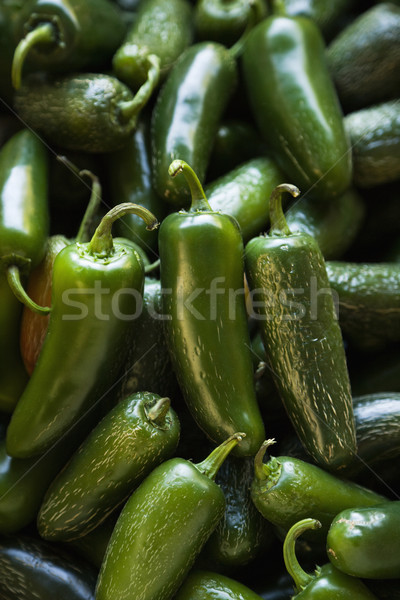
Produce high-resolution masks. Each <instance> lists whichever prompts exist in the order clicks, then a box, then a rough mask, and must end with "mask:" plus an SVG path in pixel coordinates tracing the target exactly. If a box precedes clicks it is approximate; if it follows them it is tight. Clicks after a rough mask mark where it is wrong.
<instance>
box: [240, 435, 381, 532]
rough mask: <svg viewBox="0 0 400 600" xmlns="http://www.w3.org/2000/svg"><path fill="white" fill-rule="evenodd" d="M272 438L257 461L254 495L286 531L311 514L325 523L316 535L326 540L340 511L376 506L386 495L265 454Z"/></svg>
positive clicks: (299, 462) (265, 512) (310, 466)
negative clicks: (356, 507)
mask: <svg viewBox="0 0 400 600" xmlns="http://www.w3.org/2000/svg"><path fill="white" fill-rule="evenodd" d="M271 443H273V440H267V441H266V442H264V444H263V445H262V446H261V448H260V450H259V452H258V454H257V455H256V458H255V461H254V479H253V483H252V486H251V497H252V499H253V502H254V504H255V505H256V507H257V508H258V510H259V511H260V512H261V514H262V515H263V516H264V518H265V519H267V520H268V521H270V522H271V523H273V524H274V525H277V526H278V527H280V528H281V529H283V530H284V531H285V532H286V531H288V530H289V528H290V527H291V526H292V525H294V523H296V521H299V520H301V519H304V518H305V517H306V516H307V515H309V514H312V515H313V516H314V517H315V518H316V519H318V520H319V521H320V522H321V524H322V527H321V529H320V531H319V534H318V535H314V536H313V538H311V539H315V540H316V541H318V542H320V541H321V540H323V541H325V537H326V533H327V531H328V528H329V526H330V524H331V522H332V521H333V519H334V517H335V516H336V515H337V513H338V512H340V511H341V510H344V509H345V508H350V507H353V506H373V505H378V504H382V503H384V502H385V501H387V499H386V498H385V497H384V496H381V495H380V494H377V493H376V492H374V491H372V490H369V489H366V488H363V487H361V486H359V485H357V484H356V483H353V482H351V481H346V480H345V479H339V478H338V477H336V476H335V475H333V474H331V473H328V472H327V471H324V470H323V469H321V468H320V467H318V466H317V465H313V464H310V463H307V462H304V461H302V460H300V459H297V458H292V457H290V456H279V457H277V458H275V457H273V456H271V457H270V459H269V460H268V462H266V463H263V457H264V454H265V452H266V449H267V448H268V446H269V445H270V444H271Z"/></svg>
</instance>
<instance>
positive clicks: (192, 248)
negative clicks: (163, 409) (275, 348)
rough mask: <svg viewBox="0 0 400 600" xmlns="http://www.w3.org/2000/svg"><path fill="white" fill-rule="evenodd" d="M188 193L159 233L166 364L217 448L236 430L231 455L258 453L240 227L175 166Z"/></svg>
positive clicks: (181, 165) (259, 428)
mask: <svg viewBox="0 0 400 600" xmlns="http://www.w3.org/2000/svg"><path fill="white" fill-rule="evenodd" d="M179 172H182V173H183V174H184V176H185V177H186V178H187V183H188V187H190V191H191V193H192V198H193V200H192V206H191V208H190V210H188V211H180V212H177V213H172V214H170V215H169V216H168V217H166V218H165V219H164V221H163V222H162V224H161V227H160V232H159V252H160V261H161V286H162V289H163V291H164V297H163V303H164V315H165V317H166V319H165V326H166V333H167V342H168V345H169V350H170V355H171V361H172V364H173V366H174V369H175V373H176V376H177V379H178V383H179V385H180V387H181V389H182V392H183V395H184V398H185V401H186V404H187V406H188V408H189V410H190V412H191V413H192V416H193V418H194V419H195V421H196V422H197V424H198V425H199V427H200V428H201V429H202V430H203V431H204V432H205V433H206V434H207V435H208V437H209V438H210V439H212V440H213V441H214V442H216V443H218V442H221V441H222V440H223V439H226V438H227V437H228V436H229V435H232V434H233V433H234V432H235V431H239V430H240V431H244V432H245V433H246V435H247V437H246V439H245V440H244V441H243V442H242V443H241V444H240V447H239V448H238V449H237V451H236V453H239V454H240V455H242V456H246V455H252V454H255V452H256V451H257V449H258V448H259V446H260V443H261V442H262V440H263V439H264V425H263V422H262V418H261V415H260V412H259V408H258V405H257V401H256V397H255V390H254V379H253V365H252V358H251V350H250V336H249V331H248V326H247V316H246V308H245V300H244V288H243V242H242V237H241V235H240V229H239V226H238V225H237V222H236V221H235V220H234V219H233V218H232V217H230V216H229V215H226V214H221V213H218V212H214V211H212V210H211V208H210V206H209V204H208V202H207V199H206V197H205V195H204V192H203V189H202V187H201V185H200V182H199V180H198V179H197V177H196V175H195V173H194V172H193V170H192V169H191V168H190V167H189V165H187V164H186V163H185V162H184V161H180V160H176V161H174V162H173V163H172V164H171V166H170V169H169V173H170V175H171V176H175V175H176V174H177V173H179Z"/></svg>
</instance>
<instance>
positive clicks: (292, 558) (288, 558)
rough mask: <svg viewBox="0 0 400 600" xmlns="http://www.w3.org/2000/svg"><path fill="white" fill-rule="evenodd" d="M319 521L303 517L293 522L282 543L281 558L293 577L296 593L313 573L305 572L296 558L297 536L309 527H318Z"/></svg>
mask: <svg viewBox="0 0 400 600" xmlns="http://www.w3.org/2000/svg"><path fill="white" fill-rule="evenodd" d="M320 527H321V523H320V522H319V521H317V520H316V519H303V520H302V521H298V522H297V523H295V524H294V525H293V526H292V527H291V528H290V529H289V531H288V533H287V534H286V538H285V541H284V543H283V560H284V562H285V567H286V570H287V572H288V573H289V575H290V576H291V577H292V578H293V581H294V584H295V586H296V591H297V593H299V592H301V591H302V590H303V589H304V588H305V587H306V586H307V585H308V584H309V583H311V581H313V579H315V576H314V575H310V574H309V573H306V572H305V571H304V569H302V568H301V566H300V564H299V561H298V560H297V556H296V552H295V545H296V540H297V538H298V537H299V536H300V535H301V534H302V533H303V532H304V531H308V530H309V529H319V528H320Z"/></svg>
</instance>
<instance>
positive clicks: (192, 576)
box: [174, 570, 261, 600]
mask: <svg viewBox="0 0 400 600" xmlns="http://www.w3.org/2000/svg"><path fill="white" fill-rule="evenodd" d="M174 600H261V597H260V596H259V595H258V594H256V593H255V592H253V591H252V590H251V589H249V588H248V587H247V586H245V585H243V584H242V583H239V582H238V581H235V580H234V579H232V578H231V577H226V576H225V575H221V574H220V573H213V572H211V571H198V570H193V571H192V572H191V573H189V575H188V576H187V577H186V579H185V581H184V583H183V585H182V587H180V588H179V591H178V593H177V595H176V596H174Z"/></svg>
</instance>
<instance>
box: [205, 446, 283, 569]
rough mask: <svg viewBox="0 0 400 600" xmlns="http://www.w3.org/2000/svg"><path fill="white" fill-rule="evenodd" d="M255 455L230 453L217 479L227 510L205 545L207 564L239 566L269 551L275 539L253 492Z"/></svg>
mask: <svg viewBox="0 0 400 600" xmlns="http://www.w3.org/2000/svg"><path fill="white" fill-rule="evenodd" d="M253 474H254V467H253V459H252V458H250V457H249V458H236V457H234V456H228V458H227V459H226V461H225V462H224V464H223V465H222V467H221V468H220V470H219V471H218V474H217V476H216V478H215V482H216V483H217V484H218V485H219V486H220V487H221V489H222V491H223V492H224V494H225V501H226V506H225V514H224V516H223V518H222V519H221V521H220V522H219V523H218V525H217V528H216V530H215V531H214V533H213V534H212V535H211V537H210V539H209V540H208V542H207V544H206V545H205V547H204V550H203V553H202V555H201V557H203V558H204V560H205V561H206V564H210V566H211V565H217V566H221V565H222V566H225V567H230V568H237V567H240V566H243V565H246V564H248V563H250V562H251V561H252V560H253V559H254V558H255V557H256V556H258V555H260V554H261V553H262V552H266V551H267V548H269V547H270V546H271V541H272V540H273V539H274V537H275V536H274V533H273V532H272V531H271V527H270V525H269V523H268V522H267V521H266V520H265V519H264V518H263V517H262V515H261V514H260V512H259V511H258V510H257V509H256V507H255V506H254V503H253V501H252V499H251V496H250V487H251V482H252V480H253Z"/></svg>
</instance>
